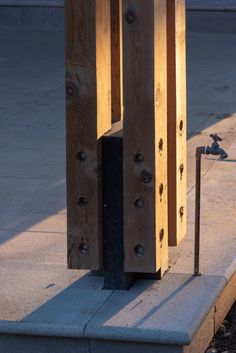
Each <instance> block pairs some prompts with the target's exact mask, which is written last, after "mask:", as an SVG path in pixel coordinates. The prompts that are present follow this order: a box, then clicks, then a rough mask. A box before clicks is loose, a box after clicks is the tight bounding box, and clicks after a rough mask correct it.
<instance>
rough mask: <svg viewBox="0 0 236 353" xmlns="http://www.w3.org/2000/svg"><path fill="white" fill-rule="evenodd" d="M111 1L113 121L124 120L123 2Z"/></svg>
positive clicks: (118, 0)
mask: <svg viewBox="0 0 236 353" xmlns="http://www.w3.org/2000/svg"><path fill="white" fill-rule="evenodd" d="M110 1H111V97H112V120H113V122H117V121H119V120H122V118H123V85H122V67H123V66H122V0H110Z"/></svg>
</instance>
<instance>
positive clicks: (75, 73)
mask: <svg viewBox="0 0 236 353" xmlns="http://www.w3.org/2000/svg"><path fill="white" fill-rule="evenodd" d="M65 12H66V15H65V19H66V93H67V98H66V102H67V104H66V106H67V196H68V199H67V207H68V208H67V211H68V266H69V268H73V269H77V268H82V269H93V270H97V269H99V268H100V267H101V266H102V261H101V260H102V235H101V225H102V219H101V207H102V202H101V197H100V195H101V182H100V174H101V170H100V169H101V166H100V162H101V156H100V148H101V143H100V142H101V141H100V139H101V136H102V135H103V134H104V133H106V132H107V131H108V130H109V129H110V127H111V48H110V0H66V2H65Z"/></svg>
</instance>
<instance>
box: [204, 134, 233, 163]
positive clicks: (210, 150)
mask: <svg viewBox="0 0 236 353" xmlns="http://www.w3.org/2000/svg"><path fill="white" fill-rule="evenodd" d="M210 137H211V138H212V139H213V143H212V145H211V147H210V146H206V154H212V155H214V156H220V159H225V158H227V157H228V154H227V153H226V151H225V150H224V149H223V148H222V147H220V142H221V141H222V138H221V137H219V136H218V135H217V134H211V135H210Z"/></svg>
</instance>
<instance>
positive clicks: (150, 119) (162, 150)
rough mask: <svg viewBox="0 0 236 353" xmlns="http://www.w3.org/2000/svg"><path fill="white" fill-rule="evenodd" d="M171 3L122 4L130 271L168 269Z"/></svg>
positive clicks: (133, 0)
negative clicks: (168, 34)
mask: <svg viewBox="0 0 236 353" xmlns="http://www.w3.org/2000/svg"><path fill="white" fill-rule="evenodd" d="M166 67H167V65H166V2H165V1H162V0H149V1H145V0H123V85H124V243H125V270H126V271H127V272H141V273H143V272H144V273H156V272H157V271H158V270H160V269H161V272H162V274H163V273H164V272H165V270H166V269H167V266H168V244H167V243H168V227H167V97H166V93H167V92H166V77H167V72H166Z"/></svg>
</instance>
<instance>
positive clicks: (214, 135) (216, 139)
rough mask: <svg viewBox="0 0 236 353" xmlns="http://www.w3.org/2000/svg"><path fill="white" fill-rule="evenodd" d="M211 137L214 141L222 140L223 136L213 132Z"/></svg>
mask: <svg viewBox="0 0 236 353" xmlns="http://www.w3.org/2000/svg"><path fill="white" fill-rule="evenodd" d="M210 137H211V138H212V139H213V141H214V142H221V141H222V138H221V137H220V136H218V135H217V134H211V135H210Z"/></svg>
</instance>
